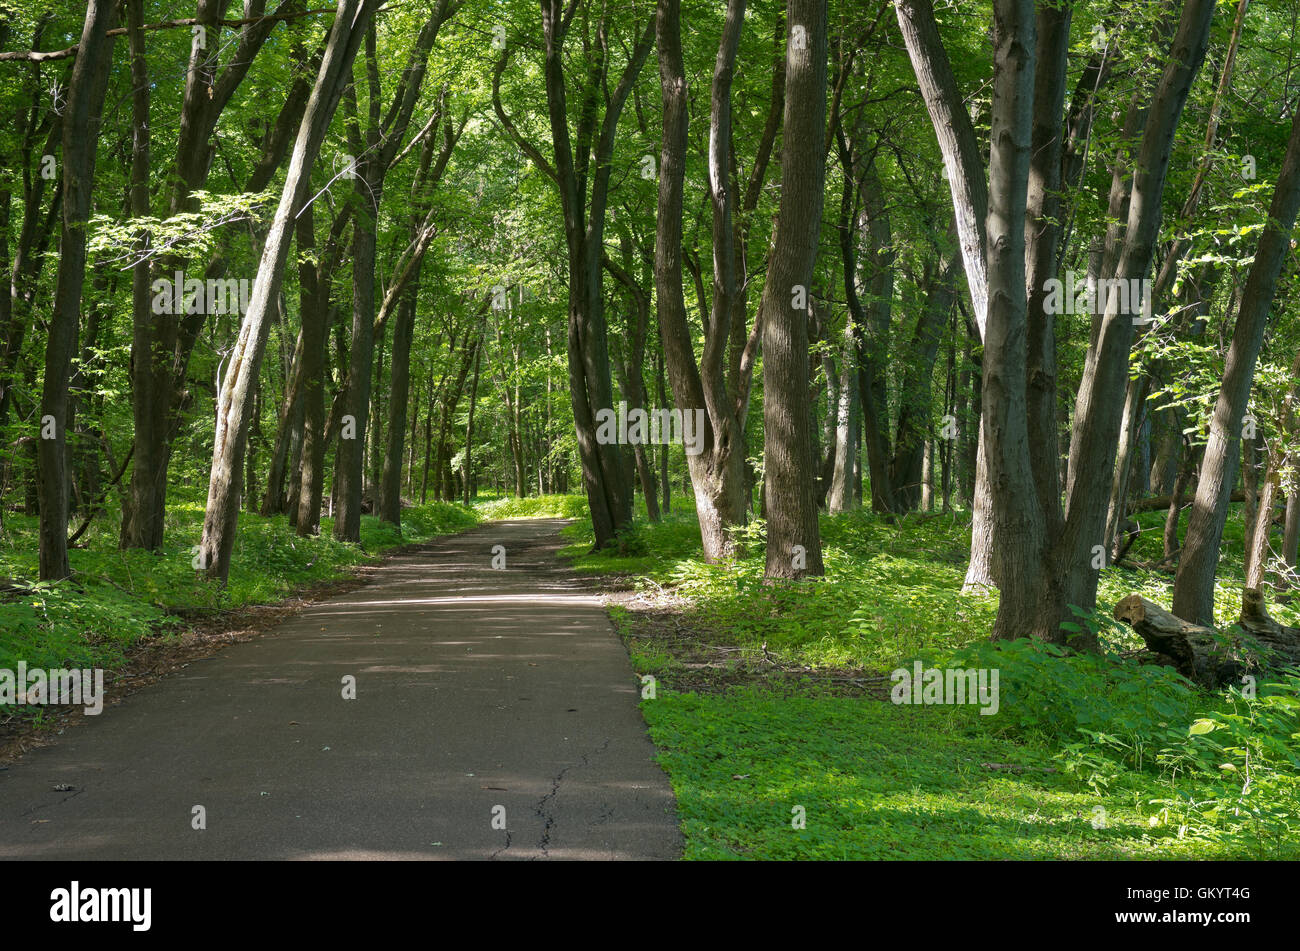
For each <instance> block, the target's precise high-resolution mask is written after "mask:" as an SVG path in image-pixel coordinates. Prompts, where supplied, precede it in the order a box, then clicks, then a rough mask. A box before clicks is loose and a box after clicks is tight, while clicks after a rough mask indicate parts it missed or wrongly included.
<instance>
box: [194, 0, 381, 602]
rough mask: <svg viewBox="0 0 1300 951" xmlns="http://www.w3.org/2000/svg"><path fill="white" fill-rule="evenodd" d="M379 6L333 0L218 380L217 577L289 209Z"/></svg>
mask: <svg viewBox="0 0 1300 951" xmlns="http://www.w3.org/2000/svg"><path fill="white" fill-rule="evenodd" d="M377 6H378V0H340V2H339V6H338V11H337V13H336V14H335V17H334V25H333V27H332V28H331V30H330V38H329V43H328V46H327V48H326V50H325V56H324V58H323V59H322V61H321V67H320V73H319V74H318V76H317V79H316V85H315V88H313V89H312V93H311V98H310V99H309V100H308V103H307V108H306V110H305V111H304V113H303V118H302V124H301V126H300V127H299V129H298V137H297V141H296V142H295V143H294V147H293V156H292V158H291V159H290V161H289V170H288V173H287V175H286V177H285V183H284V188H283V191H282V192H281V194H280V204H279V206H278V207H277V209H276V213H275V217H274V219H273V220H272V223H271V227H270V230H269V231H268V232H267V236H266V242H265V244H264V246H263V249H262V259H261V263H260V264H259V266H258V271H257V279H256V281H255V282H254V284H253V292H252V296H251V299H250V300H249V304H248V310H247V312H246V313H245V314H244V319H243V321H242V322H241V324H240V330H239V339H238V341H237V343H236V345H235V348H234V350H233V351H232V353H231V355H230V363H229V367H228V369H227V371H226V376H225V379H224V380H223V381H222V387H221V394H220V397H219V399H218V404H217V425H216V438H215V442H214V447H213V453H212V473H211V477H210V479H209V483H208V504H207V510H206V514H205V516H204V520H203V542H202V546H201V557H202V559H203V564H204V565H205V566H206V568H207V572H208V575H209V577H211V578H213V579H214V580H217V581H220V582H221V583H222V584H224V583H225V581H226V579H227V578H228V576H229V573H230V557H231V553H232V552H233V550H234V544H235V527H236V525H237V523H238V519H239V485H238V481H237V480H238V473H239V471H240V468H241V464H242V462H243V455H244V450H245V442H246V437H247V432H248V423H249V414H248V410H249V398H250V396H251V391H252V388H253V383H254V381H255V380H256V378H257V372H258V369H259V367H260V365H261V362H262V356H263V353H264V352H265V342H266V331H267V330H268V329H269V323H268V321H267V317H268V316H269V312H270V311H271V309H272V306H273V302H274V301H275V299H276V298H277V297H278V295H279V291H280V282H281V280H282V279H283V277H284V268H285V263H286V261H287V260H288V256H289V229H290V227H291V226H292V221H293V216H294V213H295V209H296V208H298V207H299V206H300V204H301V202H302V200H303V198H304V197H305V195H306V190H307V188H306V186H307V184H308V183H309V182H310V179H311V166H312V163H313V161H314V160H315V157H316V155H317V153H318V152H319V150H320V143H321V141H322V139H323V138H324V136H325V129H326V128H327V126H328V125H329V122H330V119H331V118H332V117H333V115H334V110H335V109H336V108H337V107H338V101H339V97H340V96H341V94H342V91H343V85H344V84H345V83H346V82H348V81H349V79H350V72H351V66H352V61H353V59H354V58H355V57H356V53H357V47H358V46H359V45H360V42H361V38H362V36H363V35H364V33H365V31H366V28H367V26H368V24H369V21H370V19H371V17H372V16H373V14H374V11H375V9H376V7H377Z"/></svg>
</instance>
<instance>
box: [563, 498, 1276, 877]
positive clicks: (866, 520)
mask: <svg viewBox="0 0 1300 951" xmlns="http://www.w3.org/2000/svg"><path fill="white" fill-rule="evenodd" d="M1147 514H1151V513H1147ZM1140 521H1141V522H1142V523H1143V526H1144V528H1143V534H1142V536H1141V537H1140V538H1139V540H1138V543H1137V544H1136V545H1135V546H1134V549H1133V552H1131V555H1130V558H1131V560H1130V564H1128V565H1121V566H1120V567H1118V568H1108V569H1106V570H1105V571H1103V572H1102V577H1101V582H1100V586H1099V592H1098V610H1097V611H1096V612H1093V613H1092V614H1089V615H1083V616H1079V617H1077V618H1076V621H1075V622H1074V623H1075V624H1077V625H1079V626H1084V625H1086V626H1089V627H1091V628H1092V629H1093V630H1095V631H1096V632H1097V633H1098V635H1099V637H1100V639H1101V643H1102V647H1103V651H1102V653H1101V654H1098V655H1089V656H1072V655H1066V654H1065V653H1064V652H1063V651H1061V650H1060V649H1058V648H1055V647H1050V646H1046V645H1042V644H1036V643H1031V642H1029V641H1016V642H1011V643H1001V644H993V643H990V642H989V641H988V632H989V630H990V628H991V625H992V621H993V617H994V615H995V613H996V609H997V599H996V595H994V596H992V597H988V596H976V595H965V594H962V592H961V586H962V581H963V578H964V574H965V566H966V557H967V551H968V545H969V531H970V529H969V516H968V515H965V514H964V513H956V514H945V515H913V516H909V517H906V518H902V519H896V520H895V521H893V522H892V523H890V522H886V521H884V520H883V519H879V518H877V517H875V516H873V515H872V514H870V513H868V512H853V513H847V514H844V515H839V516H834V517H823V519H822V523H821V527H822V539H823V548H824V554H825V562H826V575H825V577H823V578H817V579H807V580H803V581H799V582H795V583H789V584H782V585H776V586H769V585H764V584H763V582H762V574H763V546H762V541H763V526H762V524H761V523H756V524H754V525H751V526H750V527H749V528H747V529H746V530H745V531H743V532H741V533H740V534H739V535H738V537H737V541H738V542H739V546H738V553H737V556H736V558H735V559H734V560H732V561H731V562H729V563H726V564H720V565H710V564H706V563H705V562H704V561H703V558H702V555H701V550H700V541H699V530H698V527H697V525H696V523H695V519H694V514H693V512H692V511H690V510H688V509H686V510H684V509H681V508H675V509H674V511H673V513H672V514H671V515H670V516H668V517H667V518H666V519H664V520H663V521H662V522H660V523H659V524H654V525H651V524H648V523H646V522H645V521H644V519H640V520H638V523H637V525H636V527H635V528H634V529H633V530H632V531H631V532H628V533H625V535H624V537H623V538H622V539H621V543H620V546H619V548H617V549H610V550H606V551H600V552H593V551H592V543H591V530H590V524H589V522H582V521H578V522H575V523H574V524H573V525H571V526H569V528H568V529H566V532H567V533H568V534H569V536H570V538H571V540H572V544H571V545H570V547H569V548H568V549H567V550H566V553H567V554H568V556H569V557H570V558H571V559H572V560H573V562H574V564H575V565H576V566H577V567H578V568H579V569H580V570H583V571H587V572H591V573H596V574H624V575H627V576H629V580H630V581H631V583H632V585H633V587H635V588H636V589H637V591H638V592H639V594H640V595H641V597H642V599H646V600H649V601H650V602H651V603H654V602H655V599H656V598H657V597H658V596H660V595H664V594H671V595H672V596H673V597H672V598H671V599H670V600H668V601H661V602H660V604H661V605H667V607H666V608H662V607H661V608H660V611H662V610H667V611H669V612H670V613H671V614H672V615H673V617H674V618H675V620H674V621H672V622H671V623H665V622H663V621H662V618H656V617H655V613H656V612H649V613H642V611H641V610H640V609H637V608H627V607H616V608H614V615H615V620H616V623H617V625H618V627H619V629H620V632H621V634H622V635H623V637H624V640H625V643H626V644H627V647H628V651H629V654H630V656H631V658H632V662H633V666H634V668H635V670H636V673H637V674H638V676H645V675H650V676H652V677H654V678H655V683H656V687H657V690H656V696H655V697H654V698H653V699H651V698H647V699H643V701H642V709H643V711H644V713H645V716H646V720H647V722H648V724H649V726H650V731H651V735H652V737H653V738H654V740H655V743H656V744H657V745H658V747H659V749H660V751H661V762H662V764H663V765H664V767H665V769H666V770H667V771H668V773H669V776H670V778H671V779H672V782H673V786H674V789H675V790H676V793H677V798H678V805H679V810H680V814H681V819H682V826H683V830H684V832H685V835H686V841H687V849H686V855H687V857H688V858H824V859H836V858H907V859H922V858H1028V859H1039V858H1041V859H1072V858H1093V859H1125V858H1142V859H1150V858H1220V859H1221V858H1298V857H1300V717H1298V712H1300V671H1283V672H1274V673H1273V674H1271V675H1270V678H1269V679H1267V680H1265V681H1264V682H1261V683H1256V684H1242V685H1239V686H1234V687H1229V688H1227V689H1225V690H1223V691H1221V692H1219V693H1207V692H1205V691H1202V690H1200V689H1198V688H1196V687H1195V686H1193V685H1192V684H1191V683H1190V682H1188V681H1187V680H1185V679H1184V678H1182V677H1181V676H1179V675H1178V674H1177V673H1175V672H1174V671H1172V670H1170V669H1168V668H1163V667H1153V666H1142V665H1140V664H1139V663H1137V662H1136V661H1134V660H1128V659H1125V657H1124V652H1125V651H1126V650H1129V649H1131V648H1133V647H1136V646H1138V645H1140V641H1139V639H1137V638H1136V636H1135V635H1134V634H1133V633H1132V632H1131V631H1129V630H1128V629H1127V628H1126V627H1124V626H1123V625H1121V624H1119V623H1117V622H1115V621H1113V620H1111V619H1110V618H1109V610H1110V608H1111V607H1112V606H1113V605H1114V603H1115V602H1116V601H1118V600H1119V599H1120V598H1122V597H1124V596H1125V595H1127V594H1130V593H1134V592H1138V593H1141V594H1143V595H1145V596H1146V597H1149V598H1151V599H1152V600H1154V601H1157V602H1159V603H1163V604H1166V605H1167V604H1168V603H1169V601H1170V594H1171V586H1172V580H1173V579H1172V575H1171V574H1169V573H1167V572H1162V571H1158V570H1155V569H1154V568H1153V567H1151V566H1152V565H1154V563H1155V562H1157V561H1158V560H1159V554H1160V547H1159V546H1160V534H1159V532H1160V528H1161V527H1162V525H1163V519H1162V516H1161V513H1154V515H1153V516H1152V517H1151V518H1150V519H1149V521H1150V523H1151V527H1148V525H1147V522H1148V519H1147V517H1146V516H1145V515H1144V517H1143V519H1140ZM1241 550H1242V532H1241V522H1240V516H1239V513H1236V512H1234V517H1233V518H1232V519H1231V520H1230V522H1229V528H1228V530H1227V532H1226V533H1225V540H1224V552H1223V561H1222V563H1221V565H1220V577H1219V582H1218V589H1217V591H1216V616H1217V617H1218V619H1219V622H1220V624H1221V625H1222V626H1223V627H1225V628H1227V627H1228V626H1230V624H1231V622H1232V619H1233V618H1235V616H1236V614H1237V612H1238V611H1239V609H1240V593H1239V592H1240V588H1241V584H1242V571H1241ZM1133 562H1139V563H1143V564H1142V565H1141V566H1135V565H1134V564H1133ZM1270 610H1271V611H1272V612H1273V614H1274V615H1275V616H1276V617H1277V618H1278V619H1279V620H1282V621H1284V622H1285V623H1291V624H1295V623H1298V622H1300V618H1298V617H1297V613H1296V611H1295V610H1294V608H1292V607H1288V606H1286V605H1284V604H1273V605H1270ZM918 660H919V661H921V662H922V664H923V665H924V666H925V667H958V668H963V669H984V670H988V671H992V670H997V671H998V673H999V697H1000V700H999V704H998V710H997V712H996V713H995V714H992V715H981V714H980V713H979V712H978V707H977V706H973V705H971V706H951V705H933V706H924V705H922V706H911V705H903V704H895V703H891V702H889V700H888V694H889V690H890V686H891V681H890V678H889V673H890V672H891V671H893V670H894V669H896V668H904V669H909V670H910V669H912V664H913V662H915V661H918ZM791 671H803V672H804V673H803V675H801V676H797V677H794V678H793V679H792V678H791V677H790V676H789V674H790V672H791ZM778 674H779V675H778ZM837 674H846V675H852V676H857V677H858V678H859V680H860V681H862V682H871V678H872V676H873V675H874V676H875V678H876V680H875V683H876V684H877V686H876V689H874V690H866V689H864V690H861V691H858V692H857V693H856V694H855V693H853V692H851V691H849V692H846V691H845V690H844V689H842V687H840V686H839V685H838V683H837V680H840V679H844V678H837V677H836V675H837ZM797 806H801V807H803V810H804V814H805V816H806V827H805V828H802V829H800V828H796V827H795V825H794V824H792V823H794V822H795V820H796V819H797V818H798V817H797V815H796V814H795V813H794V812H792V810H795V807H797Z"/></svg>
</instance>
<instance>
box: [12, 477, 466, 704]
mask: <svg viewBox="0 0 1300 951" xmlns="http://www.w3.org/2000/svg"><path fill="white" fill-rule="evenodd" d="M478 520H479V515H478V514H477V513H476V512H475V511H474V510H472V509H469V508H466V507H464V506H461V505H456V504H453V503H450V502H430V503H428V504H426V505H420V506H416V507H413V508H411V509H408V510H407V511H406V512H404V513H403V522H402V528H401V529H398V528H397V526H395V525H392V524H390V523H387V522H381V521H380V520H379V519H377V518H373V517H371V516H364V517H363V518H362V520H361V545H359V546H358V545H353V544H349V543H346V542H339V541H336V540H335V539H334V537H333V535H332V534H330V532H328V531H323V532H322V533H321V534H320V535H318V536H313V537H310V538H302V537H299V536H297V535H295V533H294V530H293V528H292V527H290V525H289V522H288V518H287V516H284V515H276V516H271V517H263V516H259V515H254V514H247V513H246V514H245V516H244V521H243V524H242V525H241V527H240V535H239V542H238V546H237V549H236V551H237V555H238V557H237V559H236V565H235V567H234V568H233V569H232V570H231V572H230V581H229V583H228V584H227V585H225V586H221V585H218V584H216V583H214V582H212V581H210V580H208V579H207V578H205V577H204V576H203V574H202V573H201V572H198V571H196V570H195V568H194V565H193V560H194V557H195V553H194V551H193V544H194V542H193V541H192V540H194V539H197V538H198V536H199V534H200V532H201V531H202V527H203V506H202V503H201V501H199V500H194V501H189V502H186V501H179V500H177V501H174V502H172V503H170V504H169V505H168V507H167V528H166V532H167V534H166V538H167V542H166V544H165V545H164V547H163V548H162V549H161V550H160V551H156V552H150V551H144V550H141V549H125V550H122V549H119V548H118V547H117V537H116V533H115V531H114V529H115V524H114V522H113V521H112V520H111V519H105V520H103V521H102V522H99V523H98V524H97V526H96V527H94V528H92V529H91V530H90V531H88V532H87V534H86V535H85V541H84V545H83V547H81V548H76V549H73V550H72V552H71V559H70V560H71V563H72V569H73V572H74V574H73V577H72V578H71V579H70V580H68V581H66V582H60V583H52V582H41V581H36V580H34V579H35V578H36V531H37V520H36V519H35V518H31V517H24V516H21V515H11V516H10V517H9V518H7V519H6V520H5V523H4V531H3V534H0V578H6V579H8V580H7V581H6V587H5V589H4V590H3V591H0V630H3V631H4V633H5V636H4V637H3V638H0V669H6V668H7V669H13V668H15V667H16V666H17V664H18V662H19V661H20V660H21V661H24V662H26V664H27V666H28V667H31V668H37V667H39V668H72V667H103V668H106V669H110V670H111V669H114V668H116V667H118V666H120V665H121V664H122V663H123V662H124V661H125V659H126V656H127V652H128V651H129V650H130V649H131V648H132V647H133V646H135V645H137V644H139V643H140V642H141V641H142V640H143V639H145V638H147V637H150V636H154V635H164V636H165V635H167V634H169V633H176V632H179V631H181V630H183V629H184V627H185V623H186V620H187V619H191V618H194V617H198V616H203V615H206V614H212V613H214V612H217V611H225V610H231V609H234V608H240V607H245V606H247V605H253V604H266V603H270V602H274V601H277V600H279V599H281V598H284V597H285V596H286V595H288V594H290V593H291V592H294V591H296V590H298V589H301V588H304V587H307V586H310V585H313V584H318V583H321V582H326V581H333V580H337V579H339V578H341V577H345V572H346V569H348V568H349V567H352V566H355V565H359V564H362V563H365V562H368V561H373V558H374V556H375V555H376V554H378V553H381V552H383V551H385V550H387V549H391V548H395V547H399V546H401V545H408V544H414V543H418V542H422V541H427V540H428V539H431V538H434V537H436V536H438V535H445V534H447V533H449V532H455V531H460V530H462V529H465V528H469V527H470V526H472V525H474V524H475V523H476V522H477V521H478ZM328 524H329V520H328V519H327V520H326V525H328ZM187 540H190V541H188V542H187ZM15 709H16V711H17V712H15V713H14V714H13V715H14V716H21V715H23V712H22V711H23V708H21V707H20V708H15Z"/></svg>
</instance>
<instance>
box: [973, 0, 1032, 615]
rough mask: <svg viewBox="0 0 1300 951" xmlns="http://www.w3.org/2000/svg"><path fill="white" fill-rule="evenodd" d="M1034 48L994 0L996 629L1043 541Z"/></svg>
mask: <svg viewBox="0 0 1300 951" xmlns="http://www.w3.org/2000/svg"><path fill="white" fill-rule="evenodd" d="M1035 48H1036V42H1035V22H1034V13H1033V2H1032V0H995V3H994V6H993V57H994V58H993V110H992V128H991V130H990V133H989V137H990V141H991V143H992V145H991V148H990V152H989V213H988V222H987V226H986V234H987V236H988V243H987V248H988V257H987V274H988V320H987V323H986V324H985V329H984V417H983V427H982V431H981V439H982V444H983V447H984V457H985V465H986V466H987V474H988V478H987V484H988V486H989V488H990V495H991V501H992V503H993V504H992V506H991V508H990V511H989V513H988V514H989V518H988V525H989V528H990V529H991V534H992V541H993V560H994V576H995V577H996V578H997V581H998V587H999V590H1000V591H1001V598H1000V600H999V602H998V614H997V619H996V621H995V622H994V625H993V636H994V637H995V638H1005V639H1011V638H1017V637H1024V636H1025V634H1026V633H1027V632H1029V631H1032V630H1033V618H1034V611H1035V609H1036V607H1037V599H1038V596H1039V592H1040V587H1041V585H1042V581H1043V577H1044V568H1043V554H1044V549H1045V547H1046V544H1047V538H1046V526H1045V524H1044V521H1043V513H1042V510H1041V507H1040V506H1039V505H1037V504H1036V500H1037V492H1036V491H1035V484H1034V473H1033V469H1032V467H1031V464H1030V458H1029V445H1028V440H1029V434H1028V417H1027V415H1026V413H1025V407H1026V406H1027V395H1026V377H1025V367H1026V361H1027V358H1028V355H1027V344H1026V320H1027V308H1028V303H1027V297H1026V293H1025V221H1026V219H1025V209H1026V201H1027V198H1026V189H1027V184H1028V181H1029V158H1030V143H1031V140H1032V125H1033V95H1034V65H1035V63H1034V57H1035Z"/></svg>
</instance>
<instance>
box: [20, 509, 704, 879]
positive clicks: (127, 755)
mask: <svg viewBox="0 0 1300 951" xmlns="http://www.w3.org/2000/svg"><path fill="white" fill-rule="evenodd" d="M563 524H564V522H563V521H561V520H558V519H547V520H520V521H505V522H492V523H487V524H484V525H480V526H478V527H476V528H474V529H472V530H471V531H469V532H465V533H463V534H460V535H455V536H451V537H448V538H444V539H441V540H438V541H436V542H433V543H431V544H430V545H428V546H425V547H424V548H423V549H422V550H421V551H419V552H417V553H413V554H406V555H401V556H398V557H396V558H394V559H393V560H391V561H390V562H388V563H387V564H386V565H384V566H383V567H382V568H380V569H379V570H378V572H377V575H376V579H375V581H374V582H373V583H371V584H369V585H366V586H364V587H362V588H358V589H356V590H354V591H351V592H349V593H347V594H344V595H340V596H339V597H336V598H333V599H330V600H327V601H320V602H317V603H315V604H312V605H310V606H308V607H307V608H306V609H305V610H304V611H303V612H302V613H301V614H299V615H298V616H296V617H294V618H292V619H290V620H288V621H286V622H285V623H283V624H281V625H279V626H278V627H276V628H274V629H272V630H271V631H269V632H268V633H267V634H265V635H263V636H261V637H258V638H255V639H253V640H250V641H247V642H244V643H240V644H235V645H232V646H231V647H228V648H225V649H224V650H221V651H219V652H218V653H216V654H214V655H212V656H211V657H208V658H205V659H203V660H200V661H196V662H194V663H191V664H190V665H189V666H188V667H187V668H185V669H183V670H181V671H179V672H177V673H175V674H173V675H170V676H168V677H166V678H164V679H163V680H162V681H160V682H159V683H157V684H154V685H152V686H150V687H147V688H145V689H143V690H140V691H139V692H137V693H135V694H133V695H131V696H129V697H127V698H125V699H124V700H122V702H120V703H109V704H107V705H106V706H105V708H104V712H103V713H102V714H100V715H99V716H98V717H87V718H84V719H82V720H81V722H80V723H79V724H77V725H76V726H73V727H71V728H70V729H68V730H67V732H66V733H65V734H64V735H63V736H62V737H60V738H59V740H58V742H57V743H56V744H54V745H52V746H49V747H45V748H42V749H38V750H33V751H32V752H29V753H28V754H26V755H25V756H24V757H22V758H21V759H20V760H19V761H18V762H16V763H15V764H13V765H12V766H10V768H9V769H8V770H4V771H0V858H5V859H56V858H57V859H390V858H391V859H412V858H413V859H488V858H496V859H535V858H555V859H670V858H675V857H677V856H678V855H679V853H680V850H681V839H680V834H679V832H678V827H677V820H676V816H675V808H674V800H673V794H672V789H671V787H670V786H669V783H668V779H667V777H666V776H665V775H664V773H663V771H662V770H661V769H660V768H659V766H658V765H657V764H656V763H655V761H654V747H653V745H652V744H651V742H650V740H649V738H648V736H647V735H646V728H645V723H644V721H643V720H642V717H641V713H640V711H639V709H638V707H637V702H638V699H639V692H640V691H639V685H638V683H637V680H636V678H635V676H634V675H633V672H632V669H631V666H630V665H629V663H628V659H627V654H626V652H625V651H624V649H623V646H622V644H621V643H620V641H619V639H618V637H617V635H616V634H615V632H614V630H613V627H612V625H611V623H610V621H609V619H608V617H607V615H606V613H605V611H604V609H603V608H602V606H601V603H600V599H599V597H598V596H596V595H593V594H592V593H591V592H590V589H589V588H588V587H587V586H585V585H584V583H583V582H582V581H581V580H580V579H579V578H577V577H576V576H575V575H574V574H573V572H571V571H569V570H568V569H567V568H565V567H564V566H563V565H561V564H560V562H559V561H557V558H556V551H557V550H558V549H559V548H560V547H561V545H562V544H563V543H562V541H561V540H560V537H559V535H558V534H557V533H558V531H559V529H560V527H561V526H562V525H563ZM494 545H502V546H504V548H505V556H506V566H505V569H504V570H494V569H493V568H492V567H491V560H492V548H493V546H494ZM349 675H350V676H352V677H355V678H356V699H354V700H347V699H344V698H343V692H344V684H343V678H344V677H346V676H349ZM110 699H111V698H110ZM59 786H70V787H72V788H71V789H64V790H59V789H56V787H59ZM195 806H203V807H204V810H205V813H206V825H207V828H206V829H203V830H196V829H194V828H193V820H194V807H195ZM496 807H504V825H505V828H504V829H501V828H494V825H496V826H500V825H501V824H502V820H501V816H502V810H500V809H497V808H496ZM494 820H495V822H494Z"/></svg>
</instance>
